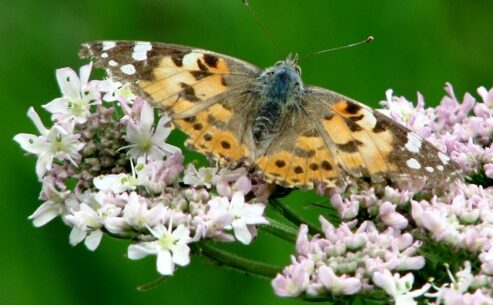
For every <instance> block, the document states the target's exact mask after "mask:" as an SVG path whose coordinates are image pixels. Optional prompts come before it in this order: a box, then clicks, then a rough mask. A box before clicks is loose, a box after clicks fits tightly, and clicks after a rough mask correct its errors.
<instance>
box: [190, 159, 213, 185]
mask: <svg viewBox="0 0 493 305" xmlns="http://www.w3.org/2000/svg"><path fill="white" fill-rule="evenodd" d="M216 173H217V168H216V167H201V168H199V170H198V171H197V169H196V168H195V166H194V165H193V164H189V165H188V167H187V169H186V170H185V175H184V176H183V183H185V184H188V185H191V186H193V187H197V186H205V187H207V188H210V187H211V185H212V183H213V180H214V176H215V175H216Z"/></svg>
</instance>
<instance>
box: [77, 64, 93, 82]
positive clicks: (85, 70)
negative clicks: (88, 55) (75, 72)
mask: <svg viewBox="0 0 493 305" xmlns="http://www.w3.org/2000/svg"><path fill="white" fill-rule="evenodd" d="M91 69H92V62H90V63H89V64H87V65H83V66H82V67H81V68H80V71H79V75H80V85H81V86H82V87H84V86H86V85H87V84H88V83H89V76H90V75H91Z"/></svg>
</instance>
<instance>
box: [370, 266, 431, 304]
mask: <svg viewBox="0 0 493 305" xmlns="http://www.w3.org/2000/svg"><path fill="white" fill-rule="evenodd" d="M372 281H373V283H374V284H375V285H377V286H379V287H380V288H382V289H383V290H385V292H386V293H387V294H388V295H390V296H391V297H392V298H393V299H394V301H395V304H396V305H415V304H418V303H417V302H416V301H415V300H414V298H416V297H419V296H421V295H423V294H424V293H426V292H427V291H428V290H429V289H430V288H431V285H430V284H425V285H424V286H423V287H422V288H420V289H417V290H414V291H411V289H412V288H413V283H414V275H413V274H412V273H408V274H406V275H405V276H403V277H402V278H401V276H400V274H398V273H396V274H394V275H392V273H391V272H390V271H389V270H388V269H385V270H384V271H383V272H380V271H376V272H375V273H373V276H372Z"/></svg>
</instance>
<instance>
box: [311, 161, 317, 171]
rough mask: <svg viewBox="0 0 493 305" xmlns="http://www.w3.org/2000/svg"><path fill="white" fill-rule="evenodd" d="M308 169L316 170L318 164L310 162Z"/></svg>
mask: <svg viewBox="0 0 493 305" xmlns="http://www.w3.org/2000/svg"><path fill="white" fill-rule="evenodd" d="M310 169H311V170H312V171H316V170H318V164H317V163H312V164H310Z"/></svg>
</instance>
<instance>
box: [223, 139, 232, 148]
mask: <svg viewBox="0 0 493 305" xmlns="http://www.w3.org/2000/svg"><path fill="white" fill-rule="evenodd" d="M221 146H222V147H223V148H224V149H230V148H231V144H229V142H228V141H221Z"/></svg>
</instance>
